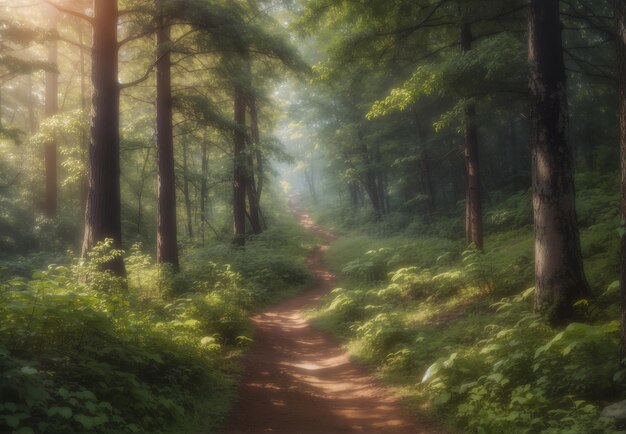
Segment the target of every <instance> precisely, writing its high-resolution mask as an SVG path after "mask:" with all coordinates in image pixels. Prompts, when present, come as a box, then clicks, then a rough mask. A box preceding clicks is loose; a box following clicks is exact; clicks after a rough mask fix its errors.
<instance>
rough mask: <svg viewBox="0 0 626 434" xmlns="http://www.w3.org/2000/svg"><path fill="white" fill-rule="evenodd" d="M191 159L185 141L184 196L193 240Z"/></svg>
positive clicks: (188, 230)
mask: <svg viewBox="0 0 626 434" xmlns="http://www.w3.org/2000/svg"><path fill="white" fill-rule="evenodd" d="M188 163H189V160H188V158H187V144H186V143H185V142H183V196H184V199H185V211H186V215H187V236H188V237H189V241H193V213H192V210H191V194H190V193H189V166H188Z"/></svg>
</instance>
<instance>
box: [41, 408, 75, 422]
mask: <svg viewBox="0 0 626 434" xmlns="http://www.w3.org/2000/svg"><path fill="white" fill-rule="evenodd" d="M47 413H48V416H54V415H57V414H58V415H60V416H63V417H64V418H66V419H69V418H70V417H72V414H73V412H72V409H71V408H69V407H50V408H49V409H48V411H47Z"/></svg>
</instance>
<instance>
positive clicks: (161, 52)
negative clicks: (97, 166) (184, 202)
mask: <svg viewBox="0 0 626 434" xmlns="http://www.w3.org/2000/svg"><path fill="white" fill-rule="evenodd" d="M160 3H161V1H160V0H157V7H159V8H161V7H162V6H161V5H160ZM159 13H161V11H160V12H159ZM158 20H159V22H158V29H157V53H156V54H157V61H156V134H157V168H158V175H157V189H158V194H157V261H158V262H159V263H162V264H170V265H172V266H173V267H174V269H175V270H178V269H179V267H180V264H179V260H178V240H177V225H176V174H175V171H174V132H173V126H172V104H173V103H172V63H171V54H170V48H169V44H170V42H171V40H170V26H169V24H168V23H167V22H166V19H165V18H163V17H162V16H161V17H160V18H159V19H158Z"/></svg>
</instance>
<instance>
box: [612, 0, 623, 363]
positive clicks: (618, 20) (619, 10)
mask: <svg viewBox="0 0 626 434" xmlns="http://www.w3.org/2000/svg"><path fill="white" fill-rule="evenodd" d="M615 5H616V8H615V35H616V40H617V41H616V42H617V63H618V82H619V137H620V149H621V171H622V204H621V213H622V222H624V221H626V4H624V2H623V1H621V0H617V1H616V2H615ZM621 271H622V272H621V278H620V286H621V320H622V330H621V339H620V343H621V345H620V356H621V357H620V361H621V363H622V364H626V232H625V227H624V226H622V232H621Z"/></svg>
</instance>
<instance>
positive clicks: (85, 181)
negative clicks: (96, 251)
mask: <svg viewBox="0 0 626 434" xmlns="http://www.w3.org/2000/svg"><path fill="white" fill-rule="evenodd" d="M83 29H84V23H83V22H82V20H79V22H78V43H79V44H80V47H79V50H80V56H79V57H80V108H81V118H86V117H87V80H86V75H87V73H86V69H87V68H86V61H85V49H84V48H82V46H83V44H84V35H83ZM80 130H81V131H80V149H81V152H82V157H83V160H82V161H86V160H87V153H88V144H87V143H88V139H89V133H88V131H87V127H86V126H81V129H80ZM80 184H81V186H80V188H81V192H80V198H81V205H82V207H83V208H85V207H86V206H87V195H88V194H89V178H88V175H87V173H85V174H83V175H82V176H81V179H80Z"/></svg>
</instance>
